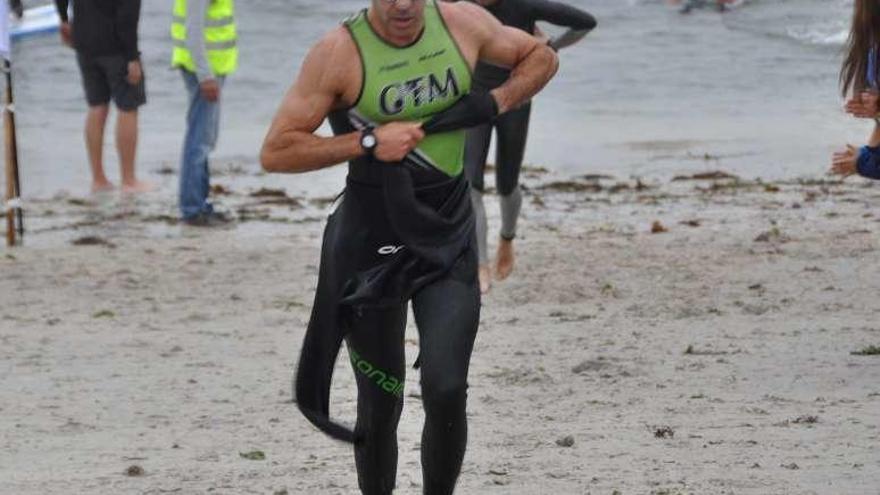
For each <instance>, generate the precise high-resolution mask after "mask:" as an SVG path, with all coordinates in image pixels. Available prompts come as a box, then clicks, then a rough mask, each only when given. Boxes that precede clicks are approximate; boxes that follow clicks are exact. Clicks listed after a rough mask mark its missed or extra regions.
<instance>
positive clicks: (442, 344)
mask: <svg viewBox="0 0 880 495" xmlns="http://www.w3.org/2000/svg"><path fill="white" fill-rule="evenodd" d="M478 60H483V61H487V62H491V63H493V64H495V65H499V66H506V67H510V68H512V74H511V77H510V79H509V80H508V81H507V82H506V83H505V84H503V85H502V86H500V87H498V88H496V89H494V90H492V92H491V93H486V92H475V91H471V74H472V70H473V68H474V67H475V66H476V63H477V61H478ZM556 67H557V58H556V55H555V54H554V52H553V50H552V49H550V48H549V47H547V46H546V45H543V44H541V43H540V42H539V41H538V40H536V39H535V38H533V37H532V36H529V35H528V34H527V33H525V32H523V31H520V30H517V29H511V28H506V27H504V26H502V25H501V23H499V22H498V21H497V20H496V19H495V18H494V17H492V15H490V14H489V13H488V12H486V11H485V10H483V9H482V8H481V7H479V6H477V5H474V4H470V3H445V2H436V1H435V0H372V1H371V4H370V7H369V9H365V10H363V11H362V12H360V13H358V14H356V15H354V16H352V17H351V18H349V19H348V20H347V21H346V22H345V23H344V24H343V25H342V26H340V27H338V28H336V29H334V30H332V31H331V32H330V33H328V34H327V35H326V36H324V37H323V38H322V39H321V40H320V41H319V42H318V43H317V44H316V45H315V46H314V47H312V49H311V51H310V52H309V54H308V55H307V57H306V59H305V61H304V62H303V65H302V68H301V70H300V74H299V77H298V79H297V80H296V82H295V84H294V85H293V87H292V88H291V89H290V91H289V92H288V93H287V95H286V96H285V98H284V100H283V102H282V104H281V108H280V109H279V111H278V114H277V115H276V117H275V120H274V121H273V123H272V126H271V128H270V130H269V133H268V135H267V137H266V140H265V143H264V144H263V149H262V153H261V161H262V165H263V168H264V169H266V170H267V171H269V172H292V173H298V172H307V171H311V170H317V169H321V168H325V167H329V166H332V165H335V164H337V163H341V162H345V161H348V162H349V169H348V178H347V181H346V182H347V185H346V189H345V194H344V196H343V197H342V200H341V202H340V203H339V205H338V207H337V209H336V211H335V212H334V213H333V214H332V215H331V216H330V218H329V220H328V224H327V228H326V230H325V232H324V244H323V248H322V256H321V266H320V273H319V280H318V288H317V293H316V296H315V304H314V307H313V310H312V317H311V320H310V322H309V327H308V330H307V332H306V337H305V341H304V344H303V349H302V352H301V355H300V361H299V365H298V370H297V376H296V383H295V392H296V401H297V404H298V406H299V408H300V410H301V411H302V412H303V414H304V415H305V416H306V417H307V418H308V419H309V421H311V422H312V423H314V424H315V425H316V426H318V427H319V428H320V429H321V430H323V431H324V432H326V433H327V434H329V435H331V436H332V437H333V438H336V439H340V440H345V441H349V442H353V443H354V445H355V449H354V450H355V461H356V465H357V471H358V482H359V485H360V488H361V491H362V492H363V493H364V494H370V495H373V494H380V495H387V494H390V493H392V490H393V489H394V485H395V477H396V472H397V424H398V421H399V419H400V414H401V410H402V407H403V384H404V371H405V359H404V329H405V326H406V316H407V302H408V301H409V300H410V299H411V300H412V302H413V312H414V314H415V318H416V323H417V326H418V329H419V336H420V352H421V354H420V356H419V359H418V360H417V365H418V364H420V366H421V380H420V382H421V390H422V403H423V405H424V408H425V425H424V430H423V436H422V445H421V447H422V449H421V451H422V469H423V481H424V484H423V490H424V493H425V494H429V495H440V494H450V493H452V492H453V490H454V488H455V484H456V480H457V478H458V475H459V472H460V471H461V465H462V460H463V458H464V451H465V446H466V443H467V419H466V416H465V403H466V396H467V392H466V390H467V372H468V365H469V362H470V356H471V350H472V348H473V343H474V338H475V337H476V332H477V325H478V323H479V311H480V293H479V288H478V283H477V256H476V245H475V244H476V242H475V239H474V215H473V211H472V209H471V202H470V197H469V191H468V189H469V186H468V184H467V181H466V180H465V179H464V176H463V173H462V172H463V155H464V140H465V132H464V130H465V129H466V128H468V127H472V126H474V125H479V124H481V123H484V122H488V121H490V120H491V119H493V118H494V117H495V116H496V115H497V114H499V113H504V112H506V111H508V110H510V109H512V108H516V107H517V106H518V105H520V104H521V103H522V102H524V101H526V100H528V99H529V98H531V97H532V96H533V95H534V94H535V93H537V92H538V91H539V90H540V89H541V88H542V87H543V86H544V85H545V84H546V83H547V82H548V81H549V80H550V78H551V77H552V76H553V74H554V73H555V71H556ZM327 117H329V118H330V122H331V124H332V127H333V130H334V134H335V136H334V137H321V136H317V135H315V134H314V131H315V130H316V129H317V128H318V127H319V126H320V125H321V123H322V122H323V121H324V119H325V118H327ZM343 339H345V340H346V343H347V346H348V350H349V356H350V358H351V361H352V367H353V370H354V373H355V376H356V379H357V386H358V407H357V411H358V413H357V423H356V425H355V428H354V431H351V430H350V429H348V428H347V427H345V426H343V425H340V424H339V423H336V422H334V421H333V420H331V419H330V417H329V389H330V376H331V374H332V371H333V364H334V362H335V360H336V356H337V353H338V351H339V347H340V345H341V342H342V340H343Z"/></svg>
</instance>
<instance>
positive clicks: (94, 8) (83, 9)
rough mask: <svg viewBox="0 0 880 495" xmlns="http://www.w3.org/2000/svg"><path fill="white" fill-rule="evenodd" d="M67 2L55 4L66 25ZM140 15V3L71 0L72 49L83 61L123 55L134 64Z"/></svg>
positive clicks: (113, 0)
mask: <svg viewBox="0 0 880 495" xmlns="http://www.w3.org/2000/svg"><path fill="white" fill-rule="evenodd" d="M70 1H71V0H55V6H56V7H57V9H58V15H59V16H60V17H61V20H62V21H65V22H66V21H67V7H68V5H69V4H70ZM140 14H141V0H73V24H72V26H73V45H74V48H76V51H77V52H79V53H80V54H81V55H83V56H86V57H99V56H103V55H122V56H124V57H125V59H126V60H127V61H132V60H136V59H137V58H138V57H139V56H140V51H139V50H138V21H139V20H140Z"/></svg>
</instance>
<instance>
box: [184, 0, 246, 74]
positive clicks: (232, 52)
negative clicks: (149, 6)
mask: <svg viewBox="0 0 880 495" xmlns="http://www.w3.org/2000/svg"><path fill="white" fill-rule="evenodd" d="M208 2H209V6H208V13H207V16H206V18H205V56H206V58H207V59H208V65H209V66H210V68H211V72H213V73H214V75H217V76H224V75H227V74H231V73H232V72H234V71H235V69H236V68H238V47H237V46H236V42H237V39H238V38H237V33H236V29H235V6H234V0H208ZM186 6H187V2H186V0H175V1H174V19H173V21H172V24H171V38H172V40H173V42H174V51H173V52H172V55H171V66H172V67H183V68H184V69H186V70H188V71H190V72H195V71H196V64H195V61H193V57H192V53H190V51H189V48H187V45H186V43H187V39H186V16H187V9H186ZM196 15H200V13H196Z"/></svg>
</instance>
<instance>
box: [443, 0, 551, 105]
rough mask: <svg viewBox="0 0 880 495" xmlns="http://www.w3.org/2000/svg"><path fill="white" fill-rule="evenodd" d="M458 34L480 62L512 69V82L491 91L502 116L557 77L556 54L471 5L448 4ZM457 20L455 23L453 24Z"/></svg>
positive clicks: (522, 32)
mask: <svg viewBox="0 0 880 495" xmlns="http://www.w3.org/2000/svg"><path fill="white" fill-rule="evenodd" d="M444 12H448V14H447V15H449V14H452V15H451V16H450V17H451V19H450V21H452V22H453V23H455V27H454V28H453V29H454V30H455V31H457V32H460V33H467V34H463V35H464V36H467V37H468V39H469V40H471V41H472V42H473V43H476V44H477V47H478V51H477V57H478V58H479V59H480V60H483V61H485V62H489V63H491V64H494V65H499V66H502V67H510V68H512V69H513V71H512V72H511V75H510V78H509V79H508V80H507V82H505V83H504V84H503V85H501V86H500V87H498V88H496V89H494V90H492V96H494V97H495V101H496V102H497V103H498V110H499V112H501V113H503V112H506V111H508V110H510V109H512V108H516V107H517V106H519V105H520V104H521V103H523V102H524V101H527V100H528V99H529V98H531V97H532V96H534V95H535V94H537V93H538V91H540V90H541V89H542V88H543V87H544V86H545V85H546V84H547V83H548V82H549V81H550V79H552V78H553V76H554V75H555V74H556V69H557V68H558V67H559V59H558V58H557V56H556V53H555V52H553V50H552V49H551V48H550V47H548V46H547V45H545V44H542V43H540V42H539V41H538V40H537V39H535V38H534V37H533V36H530V35H529V34H528V33H526V32H524V31H521V30H519V29H516V28H512V27H507V26H504V25H503V24H501V22H500V21H499V20H498V19H496V18H495V17H494V16H493V15H492V14H490V13H489V12H488V11H486V10H485V9H483V8H481V7H479V6H477V5H474V4H471V3H468V2H458V3H455V4H448V5H446V8H445V9H444ZM453 19H454V20H453Z"/></svg>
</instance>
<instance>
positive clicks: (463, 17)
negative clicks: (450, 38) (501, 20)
mask: <svg viewBox="0 0 880 495" xmlns="http://www.w3.org/2000/svg"><path fill="white" fill-rule="evenodd" d="M437 8H438V9H440V15H442V16H443V20H444V21H446V24H447V26H449V28H450V29H454V30H456V31H459V30H461V31H467V32H470V33H474V34H479V33H482V32H485V31H486V25H487V23H486V21H487V20H489V21H490V22H491V21H492V20H494V19H495V18H494V17H492V14H490V13H489V12H488V11H487V10H486V9H484V8H483V7H480V6H479V5H477V4H475V3H471V2H437Z"/></svg>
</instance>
